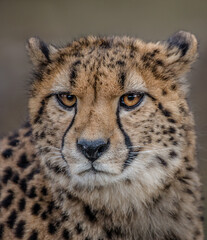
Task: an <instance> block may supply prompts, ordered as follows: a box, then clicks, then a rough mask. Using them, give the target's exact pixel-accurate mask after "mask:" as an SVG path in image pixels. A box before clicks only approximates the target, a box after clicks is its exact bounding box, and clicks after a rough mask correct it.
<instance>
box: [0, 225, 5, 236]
mask: <svg viewBox="0 0 207 240" xmlns="http://www.w3.org/2000/svg"><path fill="white" fill-rule="evenodd" d="M3 234H4V224H2V223H0V239H3Z"/></svg>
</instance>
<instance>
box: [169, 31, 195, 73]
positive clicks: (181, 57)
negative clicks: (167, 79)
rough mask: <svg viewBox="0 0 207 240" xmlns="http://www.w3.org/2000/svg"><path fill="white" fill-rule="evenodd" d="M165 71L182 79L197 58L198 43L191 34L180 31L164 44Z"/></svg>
mask: <svg viewBox="0 0 207 240" xmlns="http://www.w3.org/2000/svg"><path fill="white" fill-rule="evenodd" d="M165 47H166V51H167V69H166V70H169V71H170V72H173V73H174V75H175V76H177V77H182V75H184V74H185V73H186V72H187V71H188V70H189V69H190V67H191V65H192V63H193V62H194V61H195V59H196V58H197V55H198V54H197V48H198V43H197V40H196V38H195V36H194V35H193V34H191V33H188V32H184V31H180V32H177V33H175V34H174V35H173V36H172V37H170V38H169V39H168V40H167V41H166V42H165Z"/></svg>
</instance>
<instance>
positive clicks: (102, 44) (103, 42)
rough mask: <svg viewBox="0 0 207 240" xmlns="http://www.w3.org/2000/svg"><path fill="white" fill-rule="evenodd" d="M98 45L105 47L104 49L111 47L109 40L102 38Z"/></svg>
mask: <svg viewBox="0 0 207 240" xmlns="http://www.w3.org/2000/svg"><path fill="white" fill-rule="evenodd" d="M100 47H101V48H105V49H109V48H111V42H109V41H106V40H103V41H102V43H101V45H100Z"/></svg>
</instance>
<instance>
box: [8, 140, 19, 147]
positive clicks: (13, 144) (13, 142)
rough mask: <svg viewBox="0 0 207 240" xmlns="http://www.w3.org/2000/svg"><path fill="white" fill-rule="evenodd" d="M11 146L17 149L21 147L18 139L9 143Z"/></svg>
mask: <svg viewBox="0 0 207 240" xmlns="http://www.w3.org/2000/svg"><path fill="white" fill-rule="evenodd" d="M9 145H10V146H12V147H16V146H18V145H19V140H18V139H14V140H12V141H10V142H9Z"/></svg>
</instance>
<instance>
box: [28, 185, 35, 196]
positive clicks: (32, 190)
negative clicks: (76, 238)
mask: <svg viewBox="0 0 207 240" xmlns="http://www.w3.org/2000/svg"><path fill="white" fill-rule="evenodd" d="M36 196H37V194H36V187H34V186H33V187H32V188H31V189H30V190H29V193H28V197H29V198H35V197H36Z"/></svg>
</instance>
